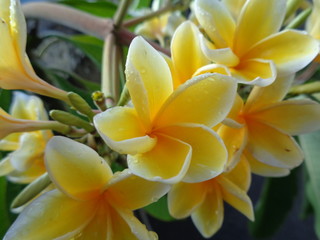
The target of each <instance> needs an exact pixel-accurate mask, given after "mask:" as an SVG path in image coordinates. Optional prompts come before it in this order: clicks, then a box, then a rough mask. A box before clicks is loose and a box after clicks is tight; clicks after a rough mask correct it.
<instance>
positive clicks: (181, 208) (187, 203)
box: [168, 182, 206, 219]
mask: <svg viewBox="0 0 320 240" xmlns="http://www.w3.org/2000/svg"><path fill="white" fill-rule="evenodd" d="M205 197H206V186H205V184H203V183H185V182H179V183H177V184H175V185H173V186H172V189H171V190H170V192H169V193H168V208H169V212H170V215H171V216H173V217H174V218H177V219H181V218H186V217H188V216H190V215H191V213H192V212H193V211H194V210H195V209H197V208H198V206H199V205H200V204H202V202H203V201H204V199H205Z"/></svg>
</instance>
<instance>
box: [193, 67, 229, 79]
mask: <svg viewBox="0 0 320 240" xmlns="http://www.w3.org/2000/svg"><path fill="white" fill-rule="evenodd" d="M204 73H220V74H223V75H227V76H231V73H230V71H229V68H227V67H226V66H224V65H220V64H208V65H205V66H203V67H201V68H198V70H197V71H195V73H194V74H193V77H195V76H198V75H201V74H204Z"/></svg>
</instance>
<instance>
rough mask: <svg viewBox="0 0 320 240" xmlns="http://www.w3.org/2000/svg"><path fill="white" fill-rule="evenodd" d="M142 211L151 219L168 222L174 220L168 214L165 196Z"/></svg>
mask: <svg viewBox="0 0 320 240" xmlns="http://www.w3.org/2000/svg"><path fill="white" fill-rule="evenodd" d="M144 210H145V211H146V212H147V213H148V214H149V215H151V216H152V217H154V218H156V219H159V220H162V221H166V222H169V221H173V220H175V219H174V218H173V217H171V216H170V214H169V210H168V205H167V196H163V197H162V198H160V199H159V200H158V201H157V202H154V203H151V204H150V205H148V206H146V207H144Z"/></svg>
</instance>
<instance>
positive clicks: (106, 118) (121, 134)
mask: <svg viewBox="0 0 320 240" xmlns="http://www.w3.org/2000/svg"><path fill="white" fill-rule="evenodd" d="M94 124H95V126H96V128H97V130H98V132H99V133H100V136H101V137H102V138H103V140H104V141H105V142H106V143H107V144H108V146H109V147H111V148H112V149H113V150H115V151H117V152H119V153H123V154H133V155H134V154H138V153H144V152H147V151H150V150H151V149H152V148H153V147H154V146H155V144H156V142H157V139H156V138H155V137H150V136H148V135H147V134H146V132H147V131H148V129H145V128H144V126H143V123H142V122H141V121H140V118H139V116H138V114H137V112H136V111H135V109H133V108H129V107H114V108H110V109H108V110H107V111H105V112H102V113H100V114H98V115H96V116H95V117H94Z"/></svg>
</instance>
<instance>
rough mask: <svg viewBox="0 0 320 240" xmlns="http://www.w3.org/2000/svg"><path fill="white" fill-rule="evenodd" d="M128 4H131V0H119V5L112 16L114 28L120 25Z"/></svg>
mask: <svg viewBox="0 0 320 240" xmlns="http://www.w3.org/2000/svg"><path fill="white" fill-rule="evenodd" d="M130 4H131V0H121V2H120V5H119V7H118V9H117V11H116V13H115V15H114V17H113V22H114V26H115V28H120V27H121V25H122V22H123V19H124V17H125V16H126V14H127V11H128V8H129V6H130Z"/></svg>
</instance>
